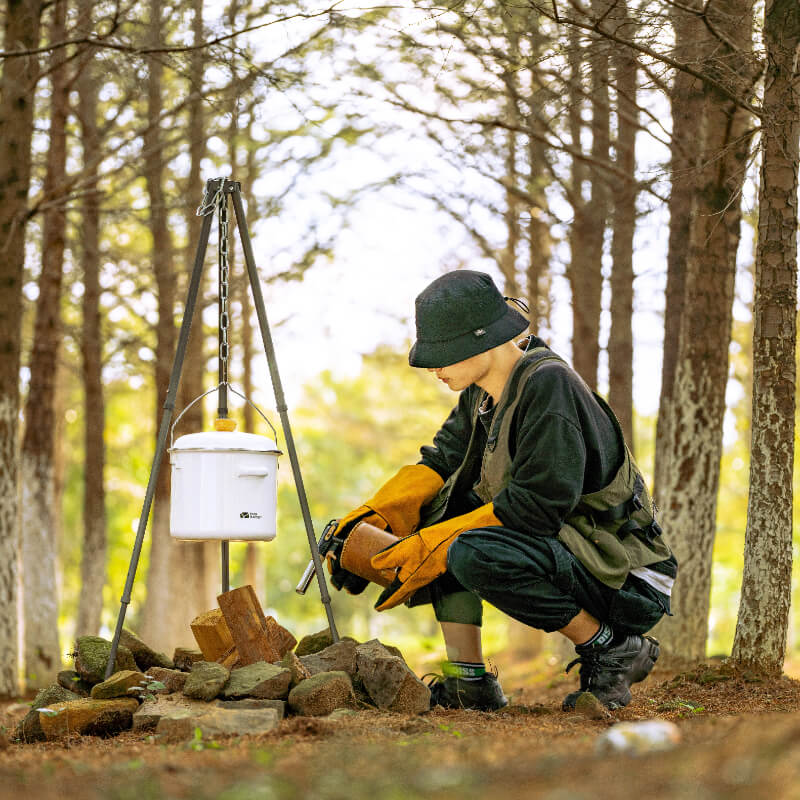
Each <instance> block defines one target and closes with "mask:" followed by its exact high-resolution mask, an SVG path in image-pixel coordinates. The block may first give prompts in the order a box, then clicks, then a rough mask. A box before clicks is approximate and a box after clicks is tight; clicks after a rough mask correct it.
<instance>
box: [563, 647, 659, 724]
mask: <svg viewBox="0 0 800 800" xmlns="http://www.w3.org/2000/svg"><path fill="white" fill-rule="evenodd" d="M575 652H577V653H578V658H576V659H575V660H574V661H572V662H571V663H570V664H568V665H567V672H569V671H570V670H571V669H572V668H573V667H574V666H575V665H576V664H580V665H581V668H580V673H579V674H580V677H581V688H580V689H579V690H578V691H577V692H570V693H569V694H568V695H567V696H566V697H565V698H564V702H563V703H562V704H561V708H562V709H563V710H564V711H571V710H572V709H574V708H575V702H576V701H577V699H578V697H579V696H580V695H581V694H583V692H591V693H592V694H593V695H594V696H595V697H596V698H597V699H598V700H599V701H600V702H601V703H602V704H603V705H604V706H605V707H606V708H610V709H615V708H623V707H624V706H626V705H628V703H630V701H631V690H630V687H631V684H633V683H637V682H638V681H643V680H644V679H645V678H646V677H647V676H648V674H649V673H650V670H651V669H653V665H654V664H655V663H656V659H658V652H659V648H658V642H657V641H656V640H655V639H653V638H652V637H650V636H639V635H638V634H634V635H632V636H626V637H625V638H624V639H622V640H621V641H619V642H617V643H616V644H614V643H612V644H610V645H609V646H608V647H589V648H586V649H585V650H584V649H582V648H581V647H576V648H575Z"/></svg>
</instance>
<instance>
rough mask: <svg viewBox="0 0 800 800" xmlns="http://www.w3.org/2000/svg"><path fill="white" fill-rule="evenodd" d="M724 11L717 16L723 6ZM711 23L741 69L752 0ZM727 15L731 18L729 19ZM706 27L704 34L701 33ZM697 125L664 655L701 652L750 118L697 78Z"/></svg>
mask: <svg viewBox="0 0 800 800" xmlns="http://www.w3.org/2000/svg"><path fill="white" fill-rule="evenodd" d="M723 12H724V16H723ZM709 13H710V14H711V15H712V16H713V17H714V19H713V24H714V25H716V26H718V28H717V29H718V30H722V31H723V32H724V34H725V36H727V37H728V39H729V41H731V42H733V43H735V45H736V49H735V50H732V51H731V52H729V53H727V54H726V58H725V59H724V64H725V69H726V70H734V71H736V72H738V75H739V76H740V84H739V85H737V86H735V87H734V88H736V89H741V87H742V86H744V85H745V83H746V81H747V80H748V79H749V75H748V70H749V63H748V62H747V57H746V54H747V52H748V50H749V47H750V35H751V27H750V25H749V24H748V22H749V23H752V3H751V2H749V0H744V2H742V1H741V0H739V1H738V2H730V3H727V4H725V7H724V8H723V6H722V5H720V6H719V7H715V8H714V9H711V10H709ZM734 20H735V24H734V22H733V21H734ZM705 35H706V36H707V35H708V34H705ZM697 47H698V51H699V52H701V53H704V54H705V55H706V58H705V62H704V68H705V69H706V70H707V71H708V74H709V75H716V74H717V72H718V70H719V68H720V67H719V65H720V64H721V63H723V61H720V60H718V59H720V58H721V54H720V53H719V41H718V40H717V39H713V40H712V39H711V38H710V37H709V38H707V39H706V40H705V41H702V42H699V43H698V44H697ZM703 94H704V102H703V114H702V118H701V122H700V126H699V131H698V133H697V135H699V137H700V139H701V165H700V171H699V174H698V183H697V187H696V190H695V194H694V198H693V211H692V217H691V220H690V234H689V251H688V258H687V262H686V287H685V305H684V309H685V311H684V317H683V321H682V324H681V330H680V336H679V343H678V360H677V364H676V372H675V383H674V395H673V401H672V402H673V412H677V410H678V409H679V410H680V413H679V414H678V413H674V414H673V420H672V422H671V423H670V440H669V442H668V446H669V448H670V454H669V456H668V457H667V466H666V469H665V470H664V472H663V473H662V474H661V480H662V486H661V504H662V514H663V525H664V529H665V530H666V531H667V532H668V534H669V536H670V544H671V545H672V547H673V549H674V552H675V555H676V557H677V559H678V562H679V564H680V571H679V574H678V579H677V581H676V584H675V591H674V593H673V597H672V608H673V612H674V615H675V616H674V617H671V618H669V619H666V620H664V622H662V623H661V624H660V625H659V626H658V634H657V635H658V637H659V639H660V640H661V644H662V650H663V652H664V654H665V656H666V657H667V658H671V659H673V660H674V661H689V662H694V661H697V660H701V659H703V658H704V657H705V645H706V638H707V628H708V612H709V598H710V591H711V562H712V553H713V545H714V536H715V530H716V509H717V494H718V489H719V467H720V458H721V454H722V423H723V418H724V414H725V391H726V387H727V381H728V350H729V347H730V336H731V323H732V309H733V288H734V277H735V274H736V251H737V248H738V243H739V232H740V222H741V208H740V193H741V187H742V183H743V180H744V174H745V171H746V164H747V158H748V155H749V143H750V135H749V132H748V128H749V125H750V119H749V117H748V115H747V114H746V113H745V112H743V111H742V110H741V109H740V108H739V107H738V106H736V105H734V104H733V103H732V102H731V101H730V100H729V99H728V98H727V97H726V96H724V95H723V94H722V93H721V92H720V91H719V90H718V89H716V88H714V87H713V86H711V85H708V84H706V86H705V87H704V93H703Z"/></svg>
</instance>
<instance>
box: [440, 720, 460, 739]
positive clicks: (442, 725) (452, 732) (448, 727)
mask: <svg viewBox="0 0 800 800" xmlns="http://www.w3.org/2000/svg"><path fill="white" fill-rule="evenodd" d="M439 730H440V731H444V732H445V733H449V734H450V735H451V736H455V737H456V739H462V738H463V737H464V734H463V733H461V731H458V730H456V729H455V728H454V727H452V726H451V725H448V724H447V723H445V722H440V723H439Z"/></svg>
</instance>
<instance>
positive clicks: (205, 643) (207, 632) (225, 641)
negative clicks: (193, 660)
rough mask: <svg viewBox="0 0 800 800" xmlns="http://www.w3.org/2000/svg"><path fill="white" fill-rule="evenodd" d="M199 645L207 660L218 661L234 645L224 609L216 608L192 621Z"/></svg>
mask: <svg viewBox="0 0 800 800" xmlns="http://www.w3.org/2000/svg"><path fill="white" fill-rule="evenodd" d="M191 628H192V633H193V634H194V638H195V641H196V642H197V646H198V647H199V648H200V650H201V652H202V653H203V658H204V659H205V660H206V661H217V660H219V659H220V658H221V657H222V656H224V655H226V654H227V653H228V652H229V651H230V650H231V649H232V648H233V646H234V643H233V637H232V636H231V632H230V629H229V628H228V623H227V622H226V621H225V617H224V615H223V613H222V611H221V610H220V609H218V608H215V609H213V610H211V611H206V612H205V613H203V614H200V616H198V617H195V618H194V619H193V620H192V623H191Z"/></svg>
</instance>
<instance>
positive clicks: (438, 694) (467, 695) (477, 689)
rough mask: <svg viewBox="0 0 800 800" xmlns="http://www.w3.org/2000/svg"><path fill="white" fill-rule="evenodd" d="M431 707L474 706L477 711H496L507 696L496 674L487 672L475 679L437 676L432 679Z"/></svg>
mask: <svg viewBox="0 0 800 800" xmlns="http://www.w3.org/2000/svg"><path fill="white" fill-rule="evenodd" d="M428 686H429V687H430V690H431V708H433V707H434V706H437V705H438V706H442V708H474V709H476V710H477V711H497V710H498V709H500V708H503V706H507V705H508V698H506V696H505V695H504V694H503V690H502V688H501V687H500V684H499V682H498V680H497V676H495V675H492V674H491V673H490V672H487V673H486V674H485V675H483V676H482V677H481V678H480V679H479V680H477V681H465V680H461V679H459V678H439V679H434V680H432V681H431V682H430V683H429V684H428Z"/></svg>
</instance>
